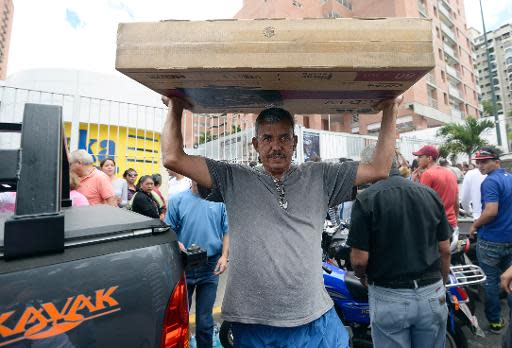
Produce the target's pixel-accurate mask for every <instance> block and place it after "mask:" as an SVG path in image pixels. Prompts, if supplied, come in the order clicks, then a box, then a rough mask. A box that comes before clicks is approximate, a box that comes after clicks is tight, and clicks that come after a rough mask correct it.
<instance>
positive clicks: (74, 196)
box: [69, 171, 89, 207]
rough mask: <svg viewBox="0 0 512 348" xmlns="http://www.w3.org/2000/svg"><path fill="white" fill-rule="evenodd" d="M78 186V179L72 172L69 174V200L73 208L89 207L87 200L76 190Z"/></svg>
mask: <svg viewBox="0 0 512 348" xmlns="http://www.w3.org/2000/svg"><path fill="white" fill-rule="evenodd" d="M78 185H80V178H79V177H78V175H76V174H75V173H73V172H71V171H70V172H69V198H70V199H71V204H72V205H73V207H78V206H81V205H89V201H88V200H87V198H86V197H85V196H84V195H83V194H81V193H80V192H78V191H77V190H76V189H77V188H78Z"/></svg>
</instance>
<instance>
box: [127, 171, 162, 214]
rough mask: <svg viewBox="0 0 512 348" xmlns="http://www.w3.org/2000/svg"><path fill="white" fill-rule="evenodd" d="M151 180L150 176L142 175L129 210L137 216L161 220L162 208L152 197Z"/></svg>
mask: <svg viewBox="0 0 512 348" xmlns="http://www.w3.org/2000/svg"><path fill="white" fill-rule="evenodd" d="M153 186H154V182H153V178H152V177H151V175H143V176H141V178H140V179H139V182H138V183H137V192H136V193H135V194H134V195H133V199H132V201H131V209H132V210H133V211H134V212H136V213H139V214H142V215H145V216H148V217H152V218H156V219H160V220H163V218H164V214H163V212H162V208H160V207H159V205H158V202H157V201H156V200H155V198H154V197H153V194H152V193H151V191H153Z"/></svg>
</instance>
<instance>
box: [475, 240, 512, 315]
mask: <svg viewBox="0 0 512 348" xmlns="http://www.w3.org/2000/svg"><path fill="white" fill-rule="evenodd" d="M476 256H477V258H478V263H479V264H480V267H481V268H482V270H483V271H484V273H485V275H486V276H487V280H486V281H485V283H484V289H485V316H486V317H487V320H488V321H489V322H490V323H499V322H500V318H501V305H500V275H501V274H502V273H503V272H504V271H505V270H506V269H507V268H508V267H509V266H510V265H512V243H495V242H488V241H486V240H482V239H480V238H479V239H478V242H477V245H476ZM507 300H508V308H512V296H508V297H507Z"/></svg>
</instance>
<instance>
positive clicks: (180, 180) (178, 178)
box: [167, 170, 192, 200]
mask: <svg viewBox="0 0 512 348" xmlns="http://www.w3.org/2000/svg"><path fill="white" fill-rule="evenodd" d="M167 172H168V173H169V175H170V176H171V178H170V179H169V186H168V188H167V200H169V199H171V197H172V196H174V195H176V194H177V193H180V192H183V191H187V190H190V189H191V187H192V181H191V180H190V179H189V178H187V177H186V176H183V175H181V174H178V173H175V172H173V171H172V170H167Z"/></svg>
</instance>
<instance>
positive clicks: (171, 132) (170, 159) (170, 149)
mask: <svg viewBox="0 0 512 348" xmlns="http://www.w3.org/2000/svg"><path fill="white" fill-rule="evenodd" d="M182 113H183V106H182V105H179V104H177V103H176V104H173V105H172V106H170V107H169V111H168V112H167V118H166V120H165V123H164V127H163V130H162V136H161V139H162V142H161V143H162V160H163V164H164V166H165V167H166V168H169V169H174V168H173V163H174V162H175V161H177V160H178V159H179V157H180V156H181V155H183V154H184V151H183V135H182V134H181V118H182Z"/></svg>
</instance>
